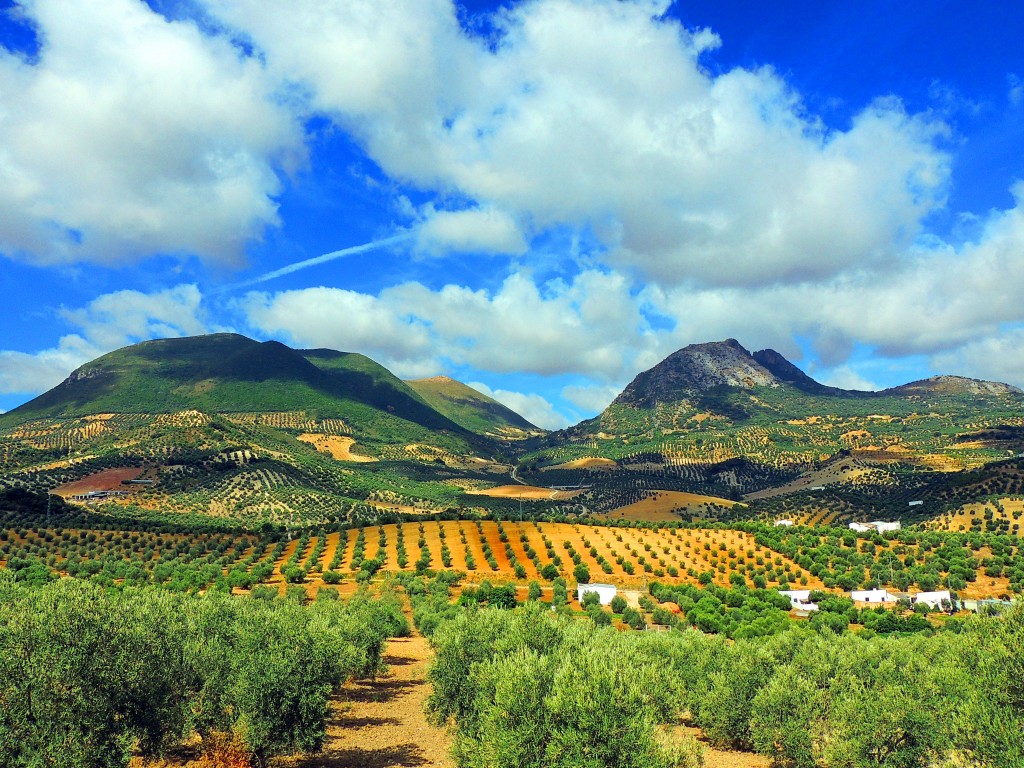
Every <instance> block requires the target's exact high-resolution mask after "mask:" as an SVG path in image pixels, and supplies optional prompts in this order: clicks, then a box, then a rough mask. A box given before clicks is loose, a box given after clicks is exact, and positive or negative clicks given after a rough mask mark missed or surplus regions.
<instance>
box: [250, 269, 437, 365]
mask: <svg viewBox="0 0 1024 768" xmlns="http://www.w3.org/2000/svg"><path fill="white" fill-rule="evenodd" d="M239 307H240V309H241V310H242V312H243V313H244V314H245V316H246V321H247V322H248V324H249V325H250V326H252V327H253V328H256V329H258V330H259V331H260V332H261V333H262V334H265V335H270V336H274V335H280V334H284V335H285V336H286V337H287V338H288V339H290V340H291V341H293V342H294V343H295V344H298V345H301V346H306V347H326V348H329V349H338V350H342V351H345V352H360V353H362V354H365V355H369V356H370V357H372V358H374V359H375V360H377V361H378V362H381V363H383V364H384V365H386V366H387V367H388V368H390V369H391V370H393V371H394V372H395V373H398V374H399V375H401V376H406V377H415V376H423V375H429V374H431V373H437V370H438V369H437V368H436V367H435V364H434V363H433V362H432V361H433V358H434V355H435V350H434V347H433V343H432V340H431V338H430V334H429V332H428V329H427V327H426V326H425V325H424V324H423V323H422V322H421V321H419V320H418V319H417V318H416V317H415V316H414V315H413V313H412V312H411V311H404V310H403V309H402V308H401V307H396V306H394V305H392V304H390V303H388V302H385V301H382V300H380V299H378V298H377V297H374V296H370V295H367V294H362V293H357V292H355V291H347V290H343V289H340V288H323V287H321V288H307V289H303V290H297V291H283V292H281V293H277V294H268V293H260V292H252V293H249V294H247V295H246V296H245V297H244V298H243V299H242V300H241V301H240V302H239Z"/></svg>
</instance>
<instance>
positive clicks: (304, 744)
mask: <svg viewBox="0 0 1024 768" xmlns="http://www.w3.org/2000/svg"><path fill="white" fill-rule="evenodd" d="M403 624H404V618H403V617H402V615H401V611H400V610H399V609H398V607H397V604H396V603H394V602H393V601H389V600H387V599H385V600H383V601H378V600H370V599H368V598H365V597H361V598H358V599H353V601H351V602H350V603H349V604H347V605H344V604H341V603H340V602H339V601H337V600H324V601H317V603H315V604H314V605H313V606H311V607H310V608H308V609H307V608H302V607H301V606H300V605H299V604H297V603H291V602H287V601H282V600H277V599H261V600H257V599H249V598H231V597H228V596H226V595H223V594H220V593H217V592H211V593H210V594H208V595H207V596H205V597H196V596H191V595H184V594H176V593H171V592H166V591H163V590H159V589H155V588H152V587H147V588H130V589H123V590H104V589H101V588H99V587H98V586H96V585H95V584H91V583H89V582H84V581H79V580H74V579H63V580H60V581H57V582H53V583H51V584H47V585H46V586H43V587H38V588H34V587H31V586H28V585H25V584H23V583H20V582H17V581H15V580H14V579H13V578H11V577H10V576H7V575H5V574H0V764H2V765H4V766H11V767H12V768H17V767H18V766H22V767H24V768H29V766H33V767H34V766H50V765H52V766H69V767H70V768H100V767H101V766H103V767H104V768H106V767H108V766H124V765H127V762H128V758H129V756H130V752H131V750H132V749H133V748H138V749H139V750H140V751H141V752H142V754H144V755H154V754H156V753H158V752H159V751H160V750H162V749H163V748H165V747H167V746H169V745H172V744H174V743H176V742H178V741H180V740H182V739H185V738H187V737H188V736H189V735H190V734H192V733H199V734H201V735H202V734H209V733H212V732H215V731H216V732H221V733H227V732H231V733H234V734H235V735H236V736H237V738H239V739H240V740H241V742H242V743H243V744H244V745H245V747H246V748H247V750H248V751H249V753H250V754H251V755H252V757H253V759H254V760H255V761H256V762H257V763H260V764H263V763H264V762H265V761H266V759H267V758H268V757H270V756H272V755H276V754H286V753H291V752H295V751H298V750H301V751H315V750H316V749H318V748H319V747H320V745H321V744H322V742H323V739H324V734H325V718H326V714H327V700H328V696H329V695H330V694H331V692H332V691H333V690H335V689H336V688H337V686H338V685H340V683H341V682H342V681H344V680H345V679H346V678H347V677H349V676H358V675H363V674H368V673H369V674H372V673H373V672H375V671H377V670H379V668H380V665H381V652H382V648H383V643H384V638H385V637H387V636H388V635H389V634H393V633H395V632H396V631H401V629H402V625H403Z"/></svg>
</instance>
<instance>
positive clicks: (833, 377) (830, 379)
mask: <svg viewBox="0 0 1024 768" xmlns="http://www.w3.org/2000/svg"><path fill="white" fill-rule="evenodd" d="M814 378H815V379H816V380H817V381H819V382H821V383H822V384H827V385H828V386H830V387H839V388H840V389H859V390H862V391H870V392H873V391H875V390H878V389H881V387H879V386H878V385H877V384H875V383H874V382H872V381H869V380H868V379H866V378H864V377H863V376H862V375H861V374H860V373H858V372H857V371H856V370H855V369H854V368H853V367H852V366H849V365H841V366H839V367H837V368H832V369H830V370H826V371H821V372H819V373H816V374H815V376H814Z"/></svg>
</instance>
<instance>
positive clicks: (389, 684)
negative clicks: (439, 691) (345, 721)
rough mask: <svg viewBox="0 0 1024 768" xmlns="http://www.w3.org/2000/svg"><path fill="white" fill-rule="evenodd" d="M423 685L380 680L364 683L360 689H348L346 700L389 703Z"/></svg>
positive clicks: (415, 681)
mask: <svg viewBox="0 0 1024 768" xmlns="http://www.w3.org/2000/svg"><path fill="white" fill-rule="evenodd" d="M421 685H423V681H422V680H378V681H375V682H372V683H364V684H362V685H360V686H359V687H358V688H348V689H346V690H345V699H346V700H347V701H349V702H358V703H367V702H375V703H381V702H388V701H392V700H393V699H396V698H397V697H399V696H401V695H403V694H405V693H408V692H409V691H410V690H411V689H414V688H418V687H419V686H421Z"/></svg>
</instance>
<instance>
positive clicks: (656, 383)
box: [615, 339, 784, 408]
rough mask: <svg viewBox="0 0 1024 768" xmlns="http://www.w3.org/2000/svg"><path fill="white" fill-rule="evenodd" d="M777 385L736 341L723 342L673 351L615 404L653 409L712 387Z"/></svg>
mask: <svg viewBox="0 0 1024 768" xmlns="http://www.w3.org/2000/svg"><path fill="white" fill-rule="evenodd" d="M775 354H778V353H775ZM779 357H780V358H781V357H782V356H781V355H779ZM783 359H784V358H783ZM780 383H782V382H781V381H780V379H779V378H778V377H777V376H776V375H775V374H773V373H772V372H771V371H770V370H768V369H767V368H766V367H765V366H764V365H762V364H761V363H759V362H758V361H757V360H755V359H754V356H753V355H751V354H750V352H748V351H747V350H746V349H744V347H743V345H742V344H740V343H739V342H738V341H736V339H726V340H725V341H713V342H710V343H707V344H691V345H690V346H688V347H684V348H683V349H680V350H679V351H678V352H673V353H672V354H671V355H669V356H668V357H666V358H665V359H664V360H662V361H661V362H660V363H658V364H657V365H656V366H654V367H653V368H651V369H649V370H646V371H644V372H643V373H641V374H640V375H638V376H637V377H636V378H635V379H633V381H632V382H631V383H630V384H629V386H627V387H626V388H625V389H624V390H623V391H622V394H620V395H619V396H618V397H617V398H615V403H617V404H619V405H633V406H637V407H641V408H644V407H653V406H654V404H655V403H657V402H659V401H662V402H668V401H674V400H680V399H681V398H683V397H685V396H686V395H687V394H697V393H700V392H706V391H708V390H710V389H714V388H715V387H721V386H727V387H737V388H741V389H751V388H753V387H777V386H779V385H780Z"/></svg>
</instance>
